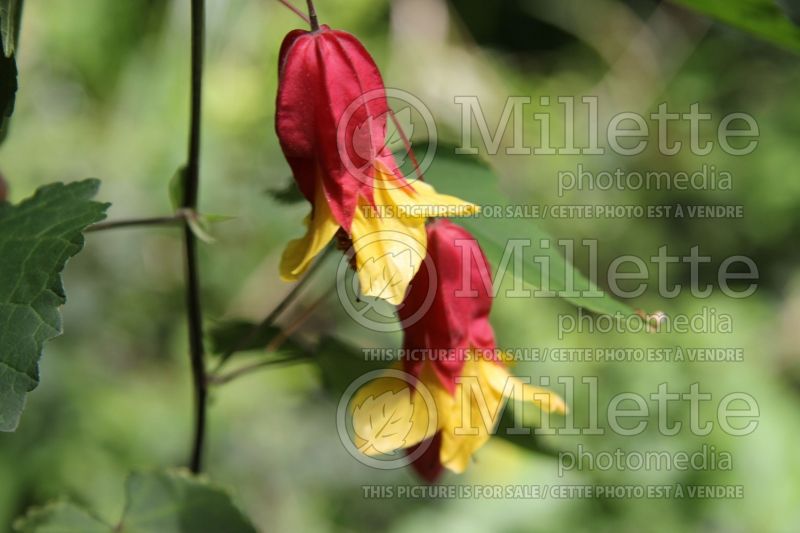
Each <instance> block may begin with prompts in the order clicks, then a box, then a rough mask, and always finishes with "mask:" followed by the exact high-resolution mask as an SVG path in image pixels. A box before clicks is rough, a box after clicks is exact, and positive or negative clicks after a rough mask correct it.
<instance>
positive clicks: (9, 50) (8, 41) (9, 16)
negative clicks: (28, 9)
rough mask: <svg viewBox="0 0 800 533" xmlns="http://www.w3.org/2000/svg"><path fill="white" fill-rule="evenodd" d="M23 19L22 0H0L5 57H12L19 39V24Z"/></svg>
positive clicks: (0, 36)
mask: <svg viewBox="0 0 800 533" xmlns="http://www.w3.org/2000/svg"><path fill="white" fill-rule="evenodd" d="M21 17H22V0H0V38H2V41H3V55H4V56H6V57H11V56H12V55H14V50H15V48H16V46H17V40H18V39H19V22H20V19H21Z"/></svg>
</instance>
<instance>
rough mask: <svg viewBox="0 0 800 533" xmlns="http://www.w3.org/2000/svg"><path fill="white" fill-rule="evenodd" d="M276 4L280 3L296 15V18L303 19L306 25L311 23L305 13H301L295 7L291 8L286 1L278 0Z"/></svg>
mask: <svg viewBox="0 0 800 533" xmlns="http://www.w3.org/2000/svg"><path fill="white" fill-rule="evenodd" d="M278 2H280V3H281V4H283V5H284V6H286V7H287V8H288V9H289V11H291V12H292V13H294V14H295V15H297V16H298V17H300V18H301V19H303V20H304V21H305V22H306V23H307V24H310V23H311V21H310V20H309V19H308V16H307V15H306V14H305V13H303V12H302V11H300V10H299V9H297V8H296V7H295V6H293V5H292V4H290V3H289V2H287V1H286V0H278Z"/></svg>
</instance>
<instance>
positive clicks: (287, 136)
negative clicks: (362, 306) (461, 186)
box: [275, 26, 477, 304]
mask: <svg viewBox="0 0 800 533" xmlns="http://www.w3.org/2000/svg"><path fill="white" fill-rule="evenodd" d="M389 113H390V109H389V105H388V103H387V99H386V89H385V87H384V85H383V80H382V79H381V75H380V72H379V71H378V67H377V66H376V65H375V62H374V61H373V59H372V58H371V57H370V55H369V53H368V52H367V51H366V50H365V49H364V47H363V46H362V45H361V43H360V42H358V40H357V39H356V38H355V37H353V36H352V35H350V34H349V33H346V32H343V31H338V30H331V29H330V28H328V27H327V26H322V27H321V28H320V29H319V30H316V31H310V32H309V31H303V30H295V31H292V32H290V33H289V34H288V35H287V36H286V38H285V39H284V41H283V44H282V46H281V52H280V59H279V88H278V98H277V114H276V120H275V124H276V131H277V134H278V138H279V140H280V144H281V148H282V150H283V153H284V155H285V156H286V159H287V161H288V162H289V165H290V166H291V168H292V172H293V174H294V178H295V180H296V182H297V185H298V187H299V189H300V191H301V192H302V193H303V195H304V196H305V198H306V199H307V200H308V201H309V202H310V203H311V213H310V214H309V215H308V217H307V218H306V221H305V223H306V226H307V231H306V234H305V236H304V237H302V238H300V239H297V240H294V241H292V242H290V243H289V244H288V246H287V247H286V250H285V251H284V253H283V257H282V258H281V264H280V273H281V277H282V278H283V279H284V280H287V281H295V280H297V279H298V277H299V276H300V275H301V274H302V273H303V272H304V271H305V270H306V269H307V268H308V266H309V265H310V264H311V262H312V261H313V259H314V257H316V256H317V254H319V252H320V251H321V250H322V249H323V248H324V247H325V246H326V245H327V244H328V243H329V242H330V241H331V240H332V239H333V237H334V236H335V235H336V234H337V232H339V231H340V230H342V231H344V232H345V233H346V235H347V237H348V238H349V240H351V241H352V242H353V249H354V251H355V263H356V265H355V266H356V270H357V273H358V276H359V281H360V283H361V290H362V292H363V293H364V294H365V295H367V296H375V297H380V298H383V299H386V300H388V301H389V302H391V303H394V304H399V303H400V302H401V301H402V299H403V296H404V295H405V292H406V288H407V286H408V284H409V283H410V281H411V279H412V278H413V276H414V275H415V274H416V272H417V270H418V269H419V265H420V263H421V262H422V260H423V258H424V257H425V248H426V240H427V237H426V233H425V221H426V220H427V219H428V218H430V217H434V216H441V215H442V213H443V212H446V213H447V214H448V215H450V216H456V215H459V214H461V215H468V214H471V213H473V212H475V210H477V207H476V206H474V205H472V204H470V203H468V202H464V201H462V200H460V199H458V198H455V197H453V196H448V195H443V194H438V193H437V192H436V191H435V190H434V189H433V187H431V186H430V185H428V184H426V183H423V182H421V181H416V182H414V183H410V182H408V181H407V180H406V179H405V178H404V177H403V174H402V173H401V171H400V170H399V168H398V166H397V163H396V161H395V158H394V155H393V154H392V152H391V150H390V149H389V148H388V146H387V143H386V120H387V117H389V116H390V115H389Z"/></svg>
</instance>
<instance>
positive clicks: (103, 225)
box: [86, 213, 185, 231]
mask: <svg viewBox="0 0 800 533" xmlns="http://www.w3.org/2000/svg"><path fill="white" fill-rule="evenodd" d="M184 218H185V217H184V215H183V213H176V214H174V215H170V216H165V217H152V218H132V219H126V220H110V221H108V222H100V223H99V224H92V225H91V226H89V227H88V228H86V231H105V230H108V229H118V228H132V227H137V226H168V225H172V224H177V223H178V222H180V221H182V220H183V219H184Z"/></svg>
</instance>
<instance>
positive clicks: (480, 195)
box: [425, 146, 634, 315]
mask: <svg viewBox="0 0 800 533" xmlns="http://www.w3.org/2000/svg"><path fill="white" fill-rule="evenodd" d="M425 177H426V179H427V180H428V181H430V183H431V184H432V185H434V186H435V187H436V189H437V191H439V192H442V193H447V194H451V195H453V196H457V197H459V198H463V199H465V200H469V201H471V202H473V203H475V204H478V205H487V206H501V207H503V206H509V207H513V206H514V204H513V203H512V202H510V201H509V199H508V197H507V196H506V195H505V194H504V193H502V192H501V191H500V187H499V184H498V180H497V177H496V176H495V175H494V172H493V171H492V169H491V168H489V166H488V165H486V164H485V163H484V162H483V161H481V160H480V159H478V158H477V157H473V156H466V155H456V154H455V153H454V148H453V147H442V146H440V147H439V150H438V153H437V154H436V157H435V158H434V161H433V164H432V165H431V167H430V168H429V169H428V170H426V171H425ZM453 222H455V223H456V224H459V225H461V226H463V227H464V228H466V229H467V230H468V231H469V232H470V233H472V234H473V235H474V236H475V238H477V239H478V242H479V243H480V245H481V247H482V248H483V251H484V253H485V254H486V257H487V258H488V259H489V263H491V265H492V267H493V268H494V269H498V268H499V267H500V265H501V264H502V263H503V258H504V256H505V254H506V253H507V252H508V253H510V252H511V249H510V248H509V249H508V250H507V246H508V243H509V240H511V239H522V240H524V241H525V244H526V245H525V246H524V247H522V248H521V249H520V251H519V252H518V253H522V254H523V256H524V262H525V265H524V267H523V268H512V267H513V266H514V263H513V259H511V262H509V263H508V265H507V266H508V271H511V272H513V273H514V275H517V276H520V277H522V279H523V280H524V281H525V282H526V283H527V284H528V285H530V286H532V287H537V288H541V285H542V283H541V280H542V266H541V264H540V263H537V262H536V261H534V258H535V257H540V258H541V257H546V258H547V259H548V262H549V272H548V278H547V279H548V287H547V288H548V289H549V290H551V291H555V292H557V293H558V295H559V296H561V297H563V298H564V299H565V300H567V301H568V302H570V303H572V304H575V305H577V306H579V307H584V308H586V309H588V310H590V311H594V312H596V313H605V314H609V315H614V314H616V313H620V314H621V315H631V314H634V311H633V309H631V308H630V307H629V306H627V305H625V304H624V303H622V302H620V301H618V300H616V299H614V298H612V297H611V296H609V295H608V294H605V293H601V294H600V295H599V296H596V297H587V296H583V295H582V293H585V292H589V291H593V292H598V293H600V292H601V291H599V289H598V287H597V285H596V284H594V283H592V282H590V281H589V280H588V279H586V277H584V276H583V274H581V273H580V272H579V271H578V270H577V269H576V268H575V267H573V266H572V265H571V264H569V263H567V261H566V260H565V259H564V257H563V256H562V255H561V253H560V252H559V247H558V246H557V241H556V240H554V239H553V238H552V237H551V236H550V235H549V234H548V233H547V232H545V231H544V230H542V229H541V228H540V227H539V226H538V225H537V224H536V223H534V222H533V221H532V220H531V219H523V218H508V217H498V216H483V215H477V216H476V217H467V218H454V219H453ZM527 241H530V245H527ZM543 241H544V242H549V243H551V245H550V247H549V248H543V247H542V246H541V244H542V242H543ZM506 260H507V261H508V260H509V258H508V257H506ZM569 279H572V281H573V283H572V288H573V291H571V292H573V293H575V292H577V293H579V294H580V295H577V296H569V295H565V292H566V288H567V280H569Z"/></svg>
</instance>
